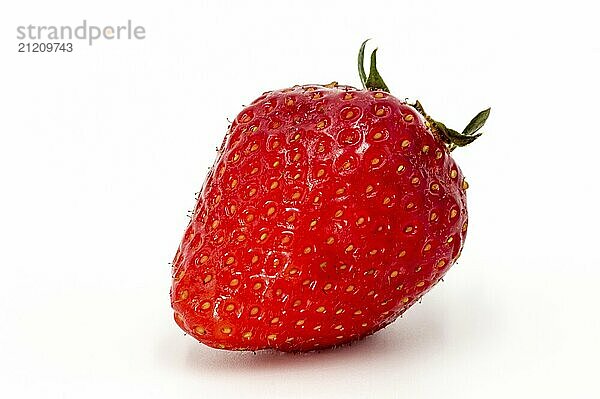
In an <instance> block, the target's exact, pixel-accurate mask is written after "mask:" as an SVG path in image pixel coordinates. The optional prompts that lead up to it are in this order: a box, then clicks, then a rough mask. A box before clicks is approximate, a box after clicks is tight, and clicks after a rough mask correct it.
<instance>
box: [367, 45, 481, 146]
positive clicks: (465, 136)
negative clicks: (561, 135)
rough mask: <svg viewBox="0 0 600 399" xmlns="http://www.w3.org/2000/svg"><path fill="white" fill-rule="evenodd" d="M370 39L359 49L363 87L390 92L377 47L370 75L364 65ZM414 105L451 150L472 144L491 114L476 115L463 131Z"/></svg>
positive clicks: (373, 55) (374, 51) (418, 104)
mask: <svg viewBox="0 0 600 399" xmlns="http://www.w3.org/2000/svg"><path fill="white" fill-rule="evenodd" d="M369 40H370V39H367V40H365V41H364V42H363V43H362V44H361V46H360V49H359V51H358V75H359V76H360V81H361V83H362V85H363V88H365V89H366V90H380V91H385V92H386V93H389V92H390V89H389V88H388V86H387V85H386V84H385V82H384V81H383V78H382V77H381V75H380V74H379V71H377V49H375V50H373V52H372V53H371V65H370V67H369V75H368V76H367V74H366V72H365V67H364V61H365V46H366V44H367V42H368V41H369ZM412 105H413V107H414V108H415V109H416V110H417V111H418V112H419V113H420V114H421V115H423V117H424V118H425V119H426V120H427V121H428V122H429V125H430V126H431V129H432V130H433V132H434V133H436V134H437V135H438V136H439V138H440V139H441V140H442V141H443V142H444V143H446V144H447V146H448V148H449V150H450V151H452V150H454V149H455V148H456V147H464V146H466V145H467V144H471V143H472V142H473V141H475V140H476V139H477V138H478V137H479V136H481V134H482V133H480V132H479V130H480V129H481V128H482V127H483V125H484V124H485V122H486V120H487V118H488V116H489V115H490V108H488V109H485V110H483V111H481V112H480V113H478V114H477V115H475V117H474V118H473V119H472V120H471V122H469V123H468V124H467V126H466V127H465V128H464V129H463V131H462V132H458V131H456V130H454V129H450V128H448V127H446V125H445V124H443V123H442V122H439V121H436V120H434V119H433V118H431V117H430V116H429V115H427V114H426V113H425V110H424V109H423V106H422V105H421V103H420V102H419V101H418V100H417V101H416V102H415V103H414V104H412Z"/></svg>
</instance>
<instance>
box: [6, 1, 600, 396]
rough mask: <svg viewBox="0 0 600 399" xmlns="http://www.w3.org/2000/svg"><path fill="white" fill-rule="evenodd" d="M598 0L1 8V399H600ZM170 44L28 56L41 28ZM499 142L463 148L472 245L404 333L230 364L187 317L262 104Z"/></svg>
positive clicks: (409, 318) (233, 357)
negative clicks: (191, 274)
mask: <svg viewBox="0 0 600 399" xmlns="http://www.w3.org/2000/svg"><path fill="white" fill-rule="evenodd" d="M593 4H594V3H593V2H591V1H589V2H585V1H577V0H572V1H568V2H564V1H561V2H555V1H544V2H542V1H540V2H534V1H523V0H521V1H502V2H495V3H491V2H489V3H488V2H481V1H460V0H455V1H440V2H432V1H395V2H391V1H390V2H387V4H386V2H369V1H366V0H365V1H362V2H357V1H318V2H311V1H302V2H295V3H294V4H288V2H283V1H272V2H257V1H253V2H239V3H229V2H224V1H222V2H217V1H212V2H207V1H169V2H161V3H150V2H148V1H137V2H128V3H126V2H123V1H116V0H114V1H113V0H106V1H99V2H94V3H92V4H89V3H85V4H84V3H83V2H81V1H51V2H46V1H41V0H39V1H35V2H34V1H20V2H11V5H8V2H5V3H3V4H2V6H1V7H2V10H1V11H0V26H1V30H0V33H1V34H0V41H1V55H0V71H1V74H0V100H1V104H0V105H1V108H0V109H1V111H0V134H1V141H0V176H1V179H0V192H1V194H0V205H1V206H0V247H1V251H0V390H1V391H0V396H3V397H7V398H21V397H32V398H33V397H36V398H41V397H43V398H106V397H128V398H138V397H140V398H141V397H143V398H173V397H200V398H202V397H207V398H213V397H214V398H230V397H244V396H247V397H261V398H262V397H275V398H287V397H290V398H292V397H305V398H321V397H323V398H337V397H340V398H349V397H359V398H369V397H373V398H387V397H390V398H404V397H407V398H433V397H436V398H437V397H444V398H482V397H485V398H520V397H544V398H554V397H556V398H564V397H580V398H591V397H599V396H600V386H599V385H598V382H597V370H598V359H599V357H600V343H599V341H600V322H599V315H598V314H599V311H598V304H599V302H600V294H599V288H598V287H599V285H598V284H599V283H600V270H599V266H600V258H599V255H598V243H597V240H598V235H599V234H598V225H599V224H598V222H599V221H600V218H599V216H598V205H597V201H598V198H597V197H598V194H599V193H600V190H599V189H598V184H599V183H598V169H599V168H598V163H597V162H598V158H599V147H598V145H599V144H600V140H599V133H600V132H599V130H600V129H599V128H598V105H599V101H598V93H599V92H600V85H599V81H600V78H599V72H598V71H600V43H599V41H598V37H600V35H599V33H600V32H599V28H598V23H597V15H598V13H597V10H594V8H595V7H594V5H593ZM84 18H86V19H87V20H88V23H90V24H95V25H102V26H103V25H119V24H123V23H126V21H127V19H132V20H133V23H134V25H138V24H139V25H143V26H144V27H145V28H146V32H147V38H146V39H145V40H143V41H120V42H117V41H112V42H108V41H102V42H96V43H95V44H94V45H93V46H91V47H89V46H87V44H85V43H82V42H75V51H74V52H73V53H71V54H18V53H17V40H16V27H17V26H18V25H29V24H34V25H61V24H69V25H78V24H81V21H82V20H83V19H84ZM369 37H370V38H373V39H374V42H373V43H374V44H376V45H378V46H379V48H380V51H379V65H380V68H379V69H380V72H381V73H382V75H383V76H384V78H385V80H386V82H387V84H388V85H389V86H390V88H391V89H392V92H393V93H394V94H396V95H397V96H398V97H401V98H404V97H408V98H410V99H414V98H418V99H420V100H421V101H422V102H423V104H424V105H425V106H426V108H427V110H428V111H429V113H430V114H432V115H433V116H434V117H436V118H438V119H441V120H443V121H445V122H447V125H449V126H451V127H455V128H462V127H463V126H464V125H465V123H466V122H468V120H469V119H470V118H471V117H472V116H473V115H474V114H475V113H476V112H477V111H479V110H481V109H483V108H485V107H487V106H491V107H492V114H491V117H490V119H489V122H488V124H487V126H486V128H485V132H486V133H485V136H484V137H482V138H481V139H480V140H479V141H478V142H476V143H475V144H473V145H472V146H470V147H469V148H465V149H459V150H457V151H456V152H455V153H454V154H456V155H455V158H456V160H457V161H458V163H459V164H460V166H461V168H462V169H463V171H464V172H465V174H466V175H467V177H468V180H469V182H470V185H471V188H470V189H469V193H468V194H469V210H470V225H469V226H470V230H469V237H468V239H467V244H466V247H465V250H464V252H463V256H462V258H461V259H460V261H459V263H458V264H457V265H456V266H455V267H454V268H453V270H451V271H450V273H449V274H448V275H447V277H446V279H445V283H444V284H440V285H439V286H437V287H436V288H435V289H434V290H433V291H432V292H430V293H429V294H428V295H427V296H425V297H424V299H423V303H422V304H419V305H416V306H414V307H413V308H411V309H410V310H409V311H408V312H407V313H406V314H405V316H404V318H403V319H401V320H399V321H397V322H396V323H394V324H393V325H391V326H390V327H388V328H386V329H385V330H383V331H381V332H380V333H378V334H376V335H375V336H373V337H371V338H369V339H366V340H365V341H363V342H360V343H357V344H355V345H352V346H350V347H344V348H341V349H338V350H333V351H326V352H323V353H320V354H315V353H312V354H304V355H282V354H278V353H269V352H262V353H258V354H252V353H228V352H223V351H215V350H212V349H209V348H207V347H204V346H202V345H200V344H198V343H196V342H195V341H194V340H193V339H192V338H190V337H186V336H184V335H183V332H182V331H181V330H179V328H178V327H177V326H176V325H175V324H174V322H173V321H172V317H171V309H170V305H169V287H170V266H169V264H168V262H170V261H171V260H172V257H173V255H174V253H175V249H176V247H177V245H178V243H179V240H180V237H181V235H182V233H183V229H184V227H185V225H186V223H187V217H186V211H187V210H189V209H191V208H192V207H193V205H194V192H195V191H197V190H198V189H199V188H200V186H201V184H202V181H203V179H204V176H205V173H206V169H207V167H208V166H209V165H211V164H212V162H213V160H214V157H215V151H214V148H215V147H216V146H217V145H219V144H220V142H221V139H222V136H223V134H224V132H225V129H226V126H227V119H226V118H229V119H231V118H233V117H234V116H235V115H236V113H237V112H238V111H239V110H240V109H241V107H242V105H243V104H248V103H249V102H250V101H252V100H253V99H254V98H256V97H257V96H258V95H260V94H261V93H262V92H263V91H266V90H270V89H276V88H283V87H287V86H290V85H293V84H296V83H328V82H330V81H332V80H337V81H339V82H341V83H348V84H354V85H358V84H359V80H358V75H357V72H356V52H357V50H358V46H359V44H360V43H361V41H362V40H363V39H365V38H369Z"/></svg>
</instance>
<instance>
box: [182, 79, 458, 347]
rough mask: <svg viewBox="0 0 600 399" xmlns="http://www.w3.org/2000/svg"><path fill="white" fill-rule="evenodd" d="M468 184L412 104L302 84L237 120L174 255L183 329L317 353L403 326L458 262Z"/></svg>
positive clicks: (228, 341) (210, 338)
mask: <svg viewBox="0 0 600 399" xmlns="http://www.w3.org/2000/svg"><path fill="white" fill-rule="evenodd" d="M465 187H466V183H464V181H463V176H462V173H461V172H460V169H459V168H458V166H457V165H456V164H455V162H454V160H453V159H452V158H451V157H450V154H449V152H448V150H447V148H446V146H445V144H444V143H442V142H441V141H440V140H439V139H438V138H437V137H435V135H434V134H433V133H432V132H431V130H430V129H429V127H428V126H427V123H426V121H425V120H424V118H423V117H422V116H421V115H420V114H419V113H418V112H417V111H416V110H415V109H414V108H413V107H412V106H410V105H408V104H406V103H404V102H402V101H400V100H398V99H396V98H395V97H393V96H392V95H390V94H388V93H384V92H370V91H365V90H357V89H354V88H352V87H346V86H336V87H324V86H318V85H313V86H296V87H293V88H290V89H286V90H280V91H273V92H269V93H265V94H264V95H262V96H261V97H259V98H258V99H257V100H255V101H254V102H253V103H252V104H251V105H250V106H248V107H247V108H245V109H244V110H243V111H242V112H241V113H240V114H239V115H238V116H237V118H236V119H235V121H234V122H233V123H232V126H231V127H230V129H229V131H228V133H227V136H226V137H225V140H224V142H223V145H222V148H221V150H220V152H219V156H218V158H217V160H216V162H215V164H214V167H213V168H212V170H211V171H210V172H209V175H208V177H207V179H206V182H205V184H204V186H203V187H202V190H201V192H200V194H199V199H198V203H197V206H196V208H195V210H194V213H193V216H192V220H191V222H190V224H189V226H188V227H187V229H186V231H185V235H184V237H183V240H182V242H181V245H180V247H179V249H178V251H177V254H176V256H175V259H174V263H173V286H172V290H171V301H172V306H173V309H174V310H175V320H176V322H177V323H178V324H179V326H180V327H181V328H182V329H183V330H184V331H186V332H187V333H189V334H190V335H192V336H193V337H195V338H196V339H197V340H199V341H200V342H202V343H204V344H206V345H209V346H212V347H215V348H221V349H248V350H257V349H263V348H274V349H279V350H284V351H293V350H312V349H319V348H323V347H328V346H332V345H338V344H342V343H345V342H348V341H351V340H355V339H358V338H361V337H363V336H366V335H368V334H371V333H373V332H375V331H377V330H379V329H381V328H382V327H384V326H386V325H387V324H389V323H391V322H393V321H394V320H395V319H396V318H397V317H398V316H399V315H400V314H401V313H403V312H404V311H405V310H406V309H407V308H408V307H410V306H411V305H412V304H413V303H414V302H415V301H417V300H418V299H419V298H420V297H421V296H422V295H423V294H424V293H425V292H426V291H427V290H429V289H430V288H431V287H432V286H433V285H435V284H436V283H437V282H438V281H439V280H440V278H442V276H443V275H444V274H445V273H446V271H447V270H448V268H449V267H450V266H451V265H452V264H453V263H454V262H455V261H456V259H457V258H458V256H459V254H460V251H461V249H462V245H463V242H464V238H465V234H466V226H467V209H466V198H465V190H464V188H465Z"/></svg>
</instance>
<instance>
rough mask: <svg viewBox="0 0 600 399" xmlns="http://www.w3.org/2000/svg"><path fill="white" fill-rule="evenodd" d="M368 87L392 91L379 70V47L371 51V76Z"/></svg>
mask: <svg viewBox="0 0 600 399" xmlns="http://www.w3.org/2000/svg"><path fill="white" fill-rule="evenodd" d="M366 87H367V89H369V90H383V91H385V92H387V93H389V92H390V89H389V88H388V87H387V85H386V84H385V82H384V81H383V78H382V77H381V75H380V74H379V72H378V71H377V49H375V50H373V52H372V53H371V67H370V68H369V77H368V78H367V83H366Z"/></svg>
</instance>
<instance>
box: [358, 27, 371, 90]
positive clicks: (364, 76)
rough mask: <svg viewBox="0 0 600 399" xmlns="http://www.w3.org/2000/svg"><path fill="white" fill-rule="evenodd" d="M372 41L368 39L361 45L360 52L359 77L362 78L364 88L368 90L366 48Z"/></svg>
mask: <svg viewBox="0 0 600 399" xmlns="http://www.w3.org/2000/svg"><path fill="white" fill-rule="evenodd" d="M369 40H371V39H367V40H365V41H364V42H363V44H361V45H360V50H358V76H360V83H362V85H363V87H364V88H365V89H366V88H367V74H366V73H365V46H366V44H367V42H368V41H369Z"/></svg>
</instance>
